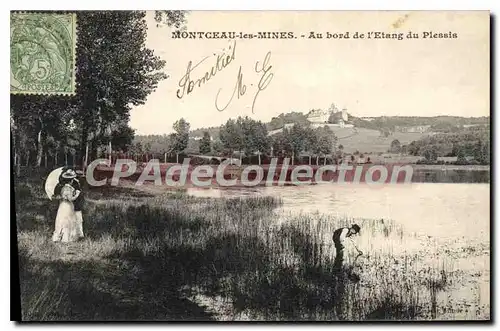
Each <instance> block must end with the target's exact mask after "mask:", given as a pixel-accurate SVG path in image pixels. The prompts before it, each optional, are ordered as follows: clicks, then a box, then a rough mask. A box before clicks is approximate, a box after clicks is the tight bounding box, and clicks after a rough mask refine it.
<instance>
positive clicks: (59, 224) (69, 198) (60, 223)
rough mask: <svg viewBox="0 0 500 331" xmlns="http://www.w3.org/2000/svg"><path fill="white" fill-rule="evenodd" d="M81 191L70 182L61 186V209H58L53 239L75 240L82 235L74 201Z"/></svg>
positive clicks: (62, 240) (55, 240)
mask: <svg viewBox="0 0 500 331" xmlns="http://www.w3.org/2000/svg"><path fill="white" fill-rule="evenodd" d="M78 195H79V192H78V191H77V190H75V188H74V187H73V186H71V185H70V184H64V185H63V186H62V188H61V193H60V199H61V201H60V203H59V209H58V210H57V216H56V225H55V230H54V234H53V236H52V241H54V242H57V241H61V242H73V241H77V240H78V239H79V237H80V235H79V233H78V221H77V217H76V214H75V206H74V204H73V201H75V200H76V199H77V198H78Z"/></svg>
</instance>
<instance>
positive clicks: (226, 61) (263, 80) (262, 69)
mask: <svg viewBox="0 0 500 331" xmlns="http://www.w3.org/2000/svg"><path fill="white" fill-rule="evenodd" d="M214 56H215V54H214ZM209 58H210V56H207V57H205V58H203V59H202V60H201V61H199V62H198V63H196V64H194V65H193V62H192V61H189V63H188V65H187V69H186V73H185V74H184V76H182V77H181V79H180V80H179V83H178V85H179V89H178V90H177V97H178V98H179V99H182V98H183V97H185V96H186V95H188V94H190V93H193V91H194V89H195V87H196V86H198V88H200V87H202V86H203V85H204V84H206V83H207V82H208V81H209V80H210V79H211V78H213V77H214V76H215V75H216V74H217V73H218V72H221V71H223V70H224V69H225V68H226V67H228V66H229V65H230V64H231V63H232V62H233V61H234V60H235V59H236V41H234V43H233V44H232V45H229V47H228V51H227V52H226V50H223V52H222V54H218V55H217V58H216V61H215V64H214V65H213V66H212V68H211V69H210V70H209V71H206V72H205V73H204V74H203V75H202V76H201V77H200V78H195V79H194V80H193V79H191V76H192V73H193V70H194V69H195V68H197V67H198V66H199V65H200V64H202V63H203V62H205V61H206V60H207V59H209ZM270 61H271V52H270V51H269V52H267V54H266V56H265V57H264V60H263V61H262V62H261V61H257V62H256V63H255V67H254V70H255V72H256V73H257V74H259V75H260V80H259V82H258V83H257V91H256V92H255V94H254V96H253V102H252V113H255V103H256V101H257V97H258V96H259V94H260V92H262V91H263V90H265V89H266V88H267V86H269V84H270V83H271V81H272V79H273V77H274V73H273V72H271V69H272V68H273V66H272V65H271V64H270ZM250 86H253V84H250ZM221 91H222V88H219V91H218V92H217V95H216V96H215V108H216V109H217V110H218V111H224V110H225V109H227V107H229V105H230V104H231V102H232V101H233V99H234V96H235V95H236V98H237V99H240V97H242V96H243V95H245V93H246V92H247V85H246V84H245V83H244V82H243V72H242V67H241V66H240V67H239V70H238V75H237V76H236V83H235V85H234V88H233V91H232V94H231V96H230V97H229V99H228V101H227V102H226V103H225V104H224V105H221V103H220V102H219V100H220V95H221Z"/></svg>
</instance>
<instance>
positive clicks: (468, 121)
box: [135, 112, 490, 153]
mask: <svg viewBox="0 0 500 331" xmlns="http://www.w3.org/2000/svg"><path fill="white" fill-rule="evenodd" d="M349 121H350V122H352V123H353V124H354V125H355V127H354V128H341V127H339V126H333V125H328V126H329V127H330V129H331V130H332V131H333V132H334V133H335V135H336V136H337V138H338V143H339V144H342V145H343V146H344V151H345V152H347V153H353V152H355V151H359V152H361V153H367V152H372V153H383V152H386V151H387V150H388V148H389V147H390V145H391V142H392V141H393V140H394V139H397V140H399V142H400V143H401V145H407V144H409V143H411V142H412V141H416V140H419V139H421V138H422V137H425V136H428V135H429V134H432V133H436V132H454V131H459V130H461V129H462V127H468V126H475V125H489V124H490V118H489V117H458V116H434V117H418V116H380V117H371V118H369V119H364V118H361V117H356V116H352V115H349ZM297 122H298V123H307V122H308V121H307V118H306V115H305V114H303V113H300V112H291V113H287V114H280V115H279V116H277V117H273V118H272V119H271V121H270V122H267V123H265V125H266V128H267V129H268V132H270V133H271V134H272V133H277V132H279V131H281V130H282V128H283V127H284V126H287V127H288V126H290V125H293V123H297ZM287 124H288V125H287ZM418 126H426V127H428V130H427V132H401V127H418ZM205 131H208V132H209V134H210V136H211V137H212V138H213V139H217V138H218V136H219V127H208V128H198V129H194V130H191V132H190V137H191V138H195V139H199V138H201V137H202V136H203V132H205ZM165 139H167V137H166V136H160V135H152V136H136V139H135V140H136V141H141V142H142V143H143V144H144V143H145V142H146V141H147V142H150V146H151V145H154V146H151V147H153V149H154V150H156V149H158V150H161V148H159V145H163V142H164V141H165ZM195 139H190V146H189V149H190V150H191V149H192V150H197V145H198V141H196V140H195Z"/></svg>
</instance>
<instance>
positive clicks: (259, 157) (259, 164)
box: [259, 151, 260, 165]
mask: <svg viewBox="0 0 500 331" xmlns="http://www.w3.org/2000/svg"><path fill="white" fill-rule="evenodd" d="M259 165H260V151H259Z"/></svg>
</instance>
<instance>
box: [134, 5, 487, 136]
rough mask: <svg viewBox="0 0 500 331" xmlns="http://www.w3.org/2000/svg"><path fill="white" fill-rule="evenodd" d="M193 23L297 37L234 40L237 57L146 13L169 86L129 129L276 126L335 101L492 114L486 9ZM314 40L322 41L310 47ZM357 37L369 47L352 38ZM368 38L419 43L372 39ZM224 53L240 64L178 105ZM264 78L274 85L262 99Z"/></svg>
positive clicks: (372, 108) (360, 108)
mask: <svg viewBox="0 0 500 331" xmlns="http://www.w3.org/2000/svg"><path fill="white" fill-rule="evenodd" d="M187 19H188V21H187V27H186V28H187V31H188V32H193V31H194V32H197V31H205V32H206V31H212V32H213V31H219V32H222V31H235V32H238V33H239V32H240V31H241V32H243V33H249V34H253V33H258V32H262V31H284V32H293V33H294V36H296V37H297V38H292V39H255V38H254V39H251V40H250V39H236V46H235V49H234V53H233V49H231V50H228V46H230V45H231V46H234V43H235V41H234V40H229V39H173V38H172V30H171V29H170V28H168V27H166V26H160V27H157V26H156V22H155V21H154V19H153V12H148V13H147V23H148V32H147V40H146V46H147V47H148V48H151V49H153V50H154V52H155V54H156V55H158V56H160V57H161V58H162V59H163V60H165V61H166V65H165V68H164V71H165V73H167V74H168V76H169V78H167V79H166V80H163V81H161V82H160V83H159V85H158V87H157V89H156V91H154V92H153V93H151V94H150V95H149V96H148V98H147V100H146V102H145V104H144V105H141V106H137V107H135V108H133V109H132V111H131V119H130V125H131V127H132V128H134V129H136V133H137V134H167V133H170V132H172V131H173V129H172V125H173V123H174V122H175V121H176V120H178V119H180V118H181V117H182V118H184V119H186V120H187V121H188V122H189V123H190V124H191V128H192V129H195V128H201V127H210V126H219V125H221V124H223V123H225V122H226V121H227V120H228V119H229V118H236V117H238V116H249V117H252V118H254V119H256V120H261V121H269V120H270V119H271V118H272V117H274V116H277V115H279V114H280V113H288V112H291V111H300V112H304V113H306V112H308V111H309V110H311V109H315V108H322V109H327V108H329V106H330V105H331V104H332V103H335V104H336V105H337V107H338V108H346V109H347V111H348V112H349V113H350V114H352V115H355V116H360V117H361V116H367V117H370V116H436V115H454V116H466V117H476V116H489V110H490V105H489V102H490V86H489V77H490V60H489V58H490V56H489V53H490V49H489V43H490V36H489V28H490V23H489V13H488V12H485V11H476V12H423V11H416V12H394V11H381V12H339V11H337V12H327V11H315V12H314V11H311V12H307V11H303V12H299V11H282V12H279V11H248V12H243V11H239V12H229V11H226V12H220V11H193V12H190V13H189V15H188V18H187ZM310 32H314V33H322V34H323V38H322V39H310V38H308V36H309V34H310ZM327 32H329V33H331V34H334V33H338V34H344V35H345V34H346V32H349V37H350V38H349V39H334V38H329V39H328V38H326V33H327ZM355 32H358V33H363V34H364V35H365V37H364V39H359V38H358V39H354V38H353V37H354V36H353V34H354V33H355ZM368 32H384V33H403V35H405V36H406V35H407V34H408V32H413V33H418V34H419V36H420V37H419V38H418V39H408V38H404V39H403V40H397V39H385V38H384V39H373V38H372V39H367V34H368ZM424 32H430V33H432V34H434V33H456V34H457V38H425V39H424V38H423V33H424ZM302 35H304V37H302ZM372 36H373V34H372ZM224 54H227V55H228V56H231V55H233V54H234V56H233V57H234V59H233V60H231V61H229V62H228V63H227V65H225V66H222V64H221V63H219V69H220V68H222V67H223V68H222V69H221V70H216V73H215V75H213V76H212V77H211V78H210V79H209V80H208V81H206V82H205V83H204V84H201V86H198V85H197V84H195V86H194V88H193V90H192V91H191V93H189V94H187V93H184V95H182V98H179V97H178V93H177V91H178V90H179V89H180V88H181V87H180V84H181V86H182V81H181V80H182V78H183V76H185V74H186V72H187V68H188V63H189V62H190V61H191V62H192V67H194V66H195V65H196V64H198V63H199V65H197V66H196V67H194V69H192V70H191V72H190V78H191V80H193V81H195V82H196V80H197V79H199V78H201V77H203V76H204V75H205V73H206V72H210V71H211V69H212V67H213V66H215V65H216V63H217V57H218V56H219V57H220V58H225V56H224V57H222V56H221V55H224ZM267 54H269V55H267ZM266 55H267V56H268V58H267V62H266V61H265V58H266ZM202 60H203V61H202ZM200 61H201V63H200ZM263 63H266V66H265V68H266V69H268V70H267V72H266V73H265V74H264V73H263V72H262V71H261V72H256V70H255V69H256V64H257V66H258V69H259V68H261V67H262V65H263ZM240 68H241V69H240ZM263 75H264V79H263V82H264V85H266V84H267V85H266V86H265V88H264V89H262V90H260V91H259V89H258V85H259V80H261V79H262V76H263ZM239 78H240V79H239ZM266 79H268V80H267V81H266ZM238 81H240V82H241V83H240V87H239V88H238V84H237V83H238ZM243 86H245V87H243ZM181 89H182V88H181ZM233 91H235V94H234V96H233V98H232V100H231V102H229V103H228V101H229V100H230V97H231V94H232V93H233ZM243 91H244V93H243ZM180 94H182V92H180ZM216 99H217V103H218V108H217V107H216ZM254 100H255V103H253V102H254ZM225 104H228V106H227V108H225V109H223V110H221V109H222V108H224V106H225ZM252 105H253V106H252Z"/></svg>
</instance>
